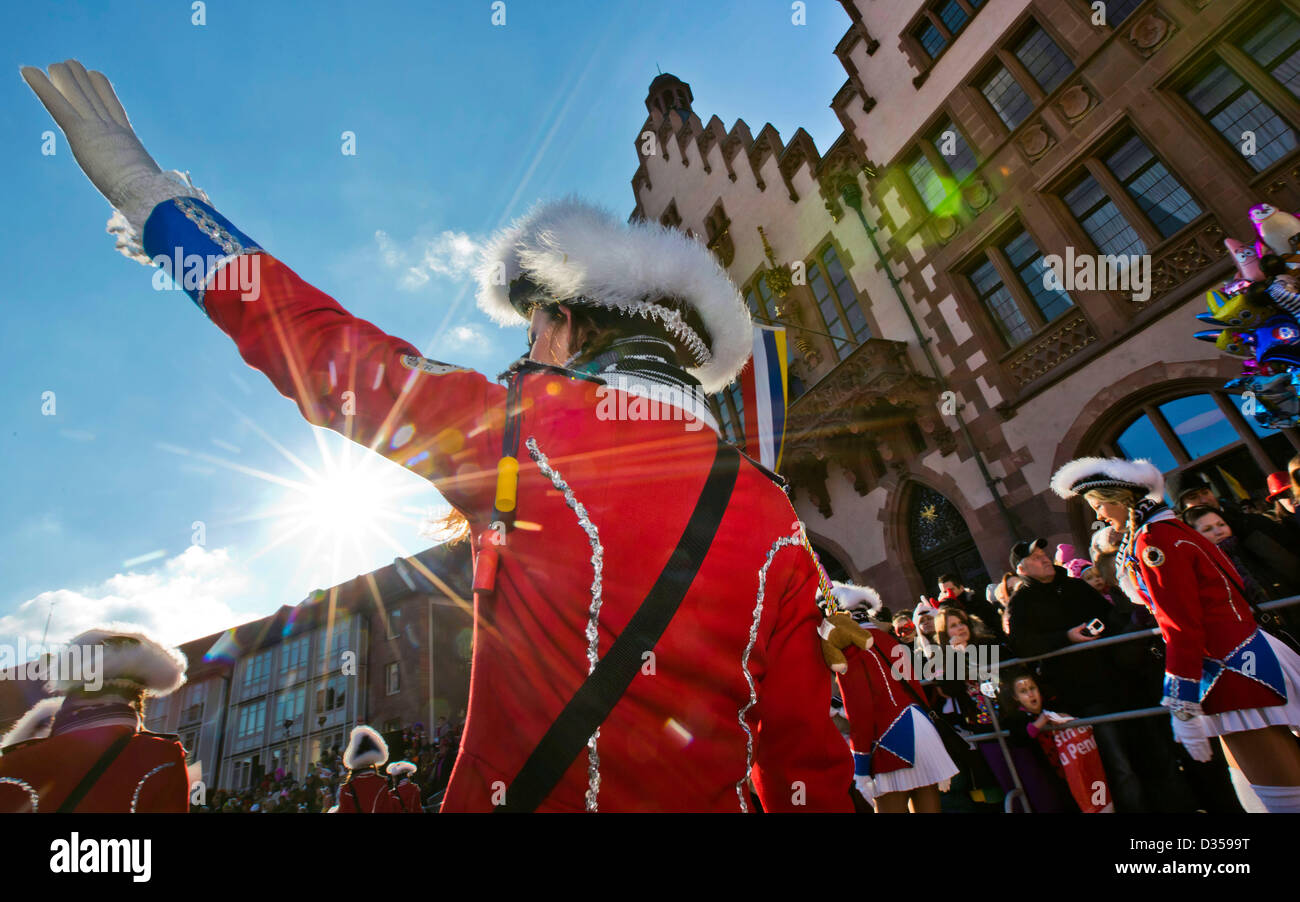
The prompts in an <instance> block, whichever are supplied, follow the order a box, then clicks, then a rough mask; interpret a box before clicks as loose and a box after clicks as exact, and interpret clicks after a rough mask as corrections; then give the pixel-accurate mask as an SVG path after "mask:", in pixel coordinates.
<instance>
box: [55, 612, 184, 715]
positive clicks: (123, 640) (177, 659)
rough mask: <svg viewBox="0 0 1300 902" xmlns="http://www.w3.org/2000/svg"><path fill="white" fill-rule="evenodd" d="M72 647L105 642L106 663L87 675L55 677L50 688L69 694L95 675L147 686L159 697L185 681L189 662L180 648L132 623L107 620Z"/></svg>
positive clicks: (148, 692)
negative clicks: (94, 672) (100, 668)
mask: <svg viewBox="0 0 1300 902" xmlns="http://www.w3.org/2000/svg"><path fill="white" fill-rule="evenodd" d="M68 645H69V648H75V647H77V646H85V647H92V648H93V647H95V646H103V649H104V667H103V671H102V672H101V673H98V674H83V676H84V677H86V678H85V679H62V680H51V681H50V682H49V683H47V684H46V687H45V688H46V691H48V692H50V693H52V694H55V695H66V694H67V693H69V692H71V691H72V690H73V689H80V688H82V687H83V686H85V685H86V684H87V683H88V682H92V680H91V679H90V678H91V677H97V678H98V680H99V681H102V683H103V685H104V686H128V687H138V688H142V689H144V694H145V695H146V696H149V697H151V698H158V697H161V696H164V695H168V694H170V693H172V692H175V691H176V690H177V689H179V688H180V687H181V686H183V685H184V684H185V668H186V667H188V666H189V662H188V661H186V660H185V655H184V654H183V653H182V652H181V651H180V649H177V648H172V647H170V646H168V645H167V644H165V643H163V642H161V641H159V640H158V639H157V638H156V637H154V636H153V635H151V634H150V633H148V632H146V631H145V630H144V629H142V628H141V627H139V626H137V625H135V624H132V623H106V624H104V625H103V626H97V627H93V628H92V629H88V630H86V631H85V632H84V633H82V634H81V635H79V636H77V637H76V638H75V639H73V640H72V641H71V642H70V643H68Z"/></svg>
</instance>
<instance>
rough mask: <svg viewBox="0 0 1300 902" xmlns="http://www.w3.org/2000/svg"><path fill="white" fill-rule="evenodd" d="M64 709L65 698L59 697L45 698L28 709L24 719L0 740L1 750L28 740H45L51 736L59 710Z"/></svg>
mask: <svg viewBox="0 0 1300 902" xmlns="http://www.w3.org/2000/svg"><path fill="white" fill-rule="evenodd" d="M61 707H63V696H61V695H58V696H55V697H54V698H43V699H41V700H40V701H39V702H37V703H36V704H34V705H32V706H31V707H30V708H28V709H27V713H25V714H24V715H23V716H22V717H20V718H18V720H17V721H16V722H15V723H14V725H13V726H12V727H10V728H9V732H7V733H5V734H4V737H3V738H0V749H3V748H4V747H5V746H10V745H17V744H18V743H20V742H26V741H27V740H28V739H44V738H45V737H46V736H48V735H49V734H50V727H52V726H53V725H54V718H55V717H56V716H57V715H58V713H59V708H61Z"/></svg>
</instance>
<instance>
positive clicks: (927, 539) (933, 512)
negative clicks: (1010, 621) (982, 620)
mask: <svg viewBox="0 0 1300 902" xmlns="http://www.w3.org/2000/svg"><path fill="white" fill-rule="evenodd" d="M907 493H908V495H907V505H906V508H905V510H906V511H907V541H908V545H909V547H910V549H911V552H912V564H913V566H914V567H915V568H916V570H917V572H918V573H919V574H920V577H921V584H922V585H923V586H924V589H925V594H926V595H927V596H930V597H933V596H934V595H935V594H936V593H937V592H938V585H939V577H940V576H942V575H943V574H944V573H950V572H951V573H958V574H960V575H961V577H962V579H963V581H964V582H965V583H966V586H967V588H969V589H970V590H971V591H972V592H975V593H976V594H982V593H983V592H984V587H985V586H987V585H988V584H989V582H990V579H989V574H988V571H987V570H985V569H984V560H983V559H982V558H981V557H980V553H979V549H978V548H976V547H975V539H974V538H972V536H971V534H970V530H969V529H968V528H967V527H966V521H965V520H964V519H962V516H961V513H959V512H958V510H957V508H956V507H955V506H954V505H953V503H952V502H951V501H949V500H948V499H947V498H945V497H944V496H943V495H942V494H940V493H939V492H936V491H935V490H934V489H932V488H930V487H929V486H928V485H923V484H922V483H919V482H913V483H910V484H909V485H908V488H907Z"/></svg>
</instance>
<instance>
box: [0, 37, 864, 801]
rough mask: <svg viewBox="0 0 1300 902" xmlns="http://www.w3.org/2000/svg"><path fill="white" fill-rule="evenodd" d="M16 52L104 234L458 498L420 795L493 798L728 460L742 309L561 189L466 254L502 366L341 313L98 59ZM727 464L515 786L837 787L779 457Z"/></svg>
mask: <svg viewBox="0 0 1300 902" xmlns="http://www.w3.org/2000/svg"><path fill="white" fill-rule="evenodd" d="M23 75H24V78H26V79H27V81H28V84H29V85H30V86H31V87H32V88H33V90H34V91H35V92H36V93H37V95H38V97H39V98H40V99H41V101H42V102H43V103H44V104H45V106H46V108H47V109H48V110H49V111H50V113H51V114H52V115H53V116H54V118H55V120H56V122H58V124H59V125H60V127H61V128H62V129H63V131H64V133H65V135H67V138H68V141H69V144H70V146H71V148H72V151H73V155H74V156H75V158H76V159H77V161H78V163H79V164H80V165H81V167H82V169H83V171H85V173H86V175H87V176H88V177H89V178H90V180H91V182H92V183H93V184H94V185H95V186H96V188H98V189H99V190H100V191H101V193H103V194H104V195H105V197H107V198H108V200H109V201H110V203H112V204H113V205H114V207H115V214H114V217H113V219H112V220H110V231H113V232H114V233H115V234H117V235H118V239H119V246H120V248H121V249H122V250H123V251H124V252H126V253H128V255H130V256H133V257H135V258H136V259H141V260H146V261H150V262H155V261H156V262H157V264H158V265H160V266H163V267H167V268H169V269H170V267H171V265H172V264H171V262H170V261H172V260H175V259H183V260H194V261H197V265H198V269H191V268H190V267H189V265H188V264H187V265H186V269H185V271H184V273H178V274H177V275H178V276H180V277H181V278H182V283H183V286H184V287H185V289H186V291H187V292H188V293H189V294H190V296H191V298H192V299H193V300H194V301H195V303H196V304H198V306H199V307H200V309H201V310H202V312H203V313H204V314H205V315H206V316H207V317H208V318H209V319H210V320H211V321H212V323H213V324H214V325H216V326H217V327H218V328H220V329H221V330H223V331H224V332H225V333H226V334H227V335H229V336H230V338H231V339H232V341H233V342H234V343H235V345H236V347H237V349H238V351H239V353H240V355H241V356H242V357H243V359H244V360H245V361H246V362H247V363H248V364H250V365H251V366H253V367H256V368H257V369H259V370H261V371H262V372H263V373H264V374H265V375H266V376H267V377H268V378H269V379H270V380H271V382H272V383H273V384H274V385H275V386H276V388H277V389H279V391H280V392H281V393H282V394H284V395H285V396H287V397H288V398H290V399H292V400H293V401H294V403H296V404H297V406H298V408H299V410H300V411H301V413H302V415H303V416H304V417H306V419H307V420H308V421H310V422H311V423H314V424H316V425H320V426H328V427H330V428H332V429H335V430H337V431H339V432H341V433H342V434H343V435H345V436H347V437H349V438H350V439H352V440H353V441H356V442H358V443H361V444H363V445H365V446H366V447H368V448H371V449H374V450H375V451H376V452H378V453H381V454H383V455H385V456H386V457H388V458H390V459H392V460H394V461H396V462H398V463H400V464H402V465H403V466H405V467H407V468H409V469H411V470H412V471H413V472H415V473H417V474H419V475H421V476H423V477H425V478H427V479H429V480H431V481H432V482H433V484H434V485H435V486H436V487H437V488H438V490H439V491H440V492H441V493H442V494H443V495H444V496H445V497H446V499H447V500H448V501H449V502H450V503H451V504H452V505H453V506H454V507H455V508H456V509H457V510H458V511H459V512H461V513H462V514H463V515H464V517H465V519H466V521H467V523H468V527H469V531H470V533H471V534H472V535H473V536H474V540H475V552H476V554H475V558H476V560H475V570H476V573H475V581H476V587H477V590H478V591H476V593H475V629H474V646H473V656H472V669H471V674H472V675H471V687H470V701H469V713H468V719H467V723H466V726H465V731H464V735H463V736H462V738H461V744H460V752H459V755H458V756H457V759H456V765H455V768H454V769H453V772H452V774H451V779H450V783H449V785H448V787H447V789H446V794H445V798H444V801H443V806H442V810H443V811H448V812H456V811H488V810H492V809H493V808H494V807H496V806H498V805H503V804H505V805H508V804H510V803H509V801H508V800H507V799H506V798H505V791H506V788H507V787H509V786H510V785H511V784H512V782H513V781H514V780H515V778H516V776H517V775H519V774H520V773H521V771H522V770H523V769H524V768H523V766H524V764H525V762H526V761H527V760H528V759H529V758H530V755H531V754H532V751H533V750H534V748H536V747H537V746H538V744H539V742H540V741H541V739H542V738H543V736H544V735H545V734H546V733H547V731H548V729H549V728H550V726H551V724H552V723H553V722H555V721H556V719H557V717H558V716H559V715H560V713H561V711H562V710H563V709H564V708H565V706H566V704H567V703H568V702H569V701H570V699H571V698H573V697H574V696H575V694H576V693H577V691H578V690H579V688H580V687H581V686H582V685H583V684H584V682H585V681H586V680H587V677H588V675H589V674H591V673H592V672H593V670H594V669H595V668H596V666H597V664H598V662H599V661H600V660H601V658H602V656H603V655H604V654H606V653H607V652H608V650H609V649H610V647H611V646H612V644H613V643H614V642H615V640H616V639H617V638H618V637H619V636H620V634H621V633H622V632H623V631H624V628H625V627H626V626H627V624H628V623H629V621H630V620H631V618H632V616H633V614H634V612H636V611H637V610H638V609H639V608H640V607H641V604H642V602H643V601H644V600H645V599H646V598H647V596H648V595H649V594H650V590H651V588H652V587H653V586H655V585H656V583H657V581H658V580H659V577H660V575H661V574H665V573H666V574H667V576H668V578H669V579H671V578H673V576H674V573H675V568H677V567H678V564H677V561H678V557H677V556H676V555H675V553H674V552H675V549H676V546H677V545H678V543H679V540H680V539H681V537H682V536H683V532H684V530H685V528H686V525H687V523H688V522H689V521H690V520H691V515H692V512H693V510H694V509H695V505H696V501H697V499H699V498H700V497H701V495H702V493H703V489H704V487H705V485H706V483H707V482H708V481H709V480H708V477H709V476H710V474H711V473H713V472H714V471H715V470H720V471H725V470H726V469H727V467H729V466H730V463H729V461H731V460H733V459H734V458H733V457H732V456H731V453H730V452H728V450H727V448H726V447H725V446H723V444H722V443H721V440H720V438H719V433H718V426H717V423H716V422H715V420H714V416H713V414H712V412H711V408H710V405H709V403H708V398H709V395H710V394H712V393H715V392H717V391H719V390H721V389H722V388H724V387H725V386H726V385H727V384H728V383H730V382H731V381H732V380H733V379H734V378H735V376H736V375H737V373H738V372H739V371H740V369H741V367H742V366H743V365H744V363H745V362H746V360H747V359H748V356H749V350H750V347H751V343H752V325H751V321H750V318H749V313H748V309H747V307H746V306H745V303H744V301H743V299H742V298H741V297H740V294H739V292H738V291H737V290H736V288H735V286H734V285H733V284H732V282H731V280H730V279H729V278H728V276H727V274H726V272H725V271H724V270H723V269H722V268H721V267H720V266H719V265H718V263H717V261H716V260H715V258H714V257H713V256H712V255H711V254H710V253H709V251H708V250H707V249H705V247H704V246H703V245H702V244H700V243H699V242H696V241H694V240H692V239H690V238H688V237H687V236H686V235H684V234H683V233H681V232H679V231H676V230H673V229H668V228H665V227H662V226H659V225H656V224H650V223H643V222H637V223H633V224H630V225H629V224H627V223H624V222H621V221H620V220H619V219H618V218H617V217H615V216H613V215H612V214H610V213H608V212H607V211H604V210H601V209H598V208H595V207H593V206H591V205H589V204H586V203H583V202H581V201H579V200H576V199H566V200H562V201H558V202H553V203H546V204H541V205H539V206H537V207H535V208H534V209H533V210H532V211H531V212H530V213H529V214H528V215H527V216H525V217H523V218H522V219H521V220H519V221H517V222H515V223H514V224H513V225H512V226H511V227H510V228H508V229H506V230H504V231H503V232H502V233H500V234H499V235H497V236H496V238H495V239H494V240H493V241H492V242H491V244H490V247H489V249H488V253H487V254H486V255H485V259H484V264H483V266H482V269H481V270H480V274H479V278H480V292H479V304H480V306H481V307H483V308H484V309H485V310H486V311H487V312H488V313H490V314H491V315H492V316H494V317H496V318H497V319H498V320H499V321H501V322H503V323H517V324H521V325H523V324H528V325H529V326H530V330H529V336H530V339H531V349H530V353H529V358H528V359H527V360H521V361H520V362H519V363H518V364H517V365H515V366H514V367H513V368H512V369H511V371H510V372H509V374H508V375H507V377H506V379H507V382H508V388H507V387H504V386H501V385H497V384H495V383H494V382H492V381H490V380H488V379H486V378H484V376H482V375H480V374H478V373H476V372H472V371H470V370H467V369H463V368H461V367H457V366H452V365H448V364H445V363H441V362H438V361H434V360H430V359H427V358H425V357H424V356H422V355H421V353H420V350H419V349H418V348H417V347H416V346H415V345H413V344H411V343H410V342H407V341H403V340H402V339H400V338H396V337H393V336H390V335H387V334H385V333H384V332H382V331H381V330H379V329H378V328H376V327H375V326H373V325H371V324H370V323H368V322H366V321H365V320H362V319H360V318H358V317H355V316H353V315H352V314H350V313H348V311H346V310H344V309H343V307H341V306H340V305H339V304H338V303H337V302H336V301H334V300H333V299H332V298H330V297H329V296H327V295H326V294H324V293H323V292H321V291H319V290H317V289H316V288H313V287H312V286H311V285H309V284H308V283H307V282H306V281H304V280H303V279H302V278H301V277H300V276H299V275H298V274H297V273H295V272H294V271H293V270H292V269H290V268H289V267H288V266H287V265H285V264H284V263H282V262H281V261H280V260H278V259H276V258H275V257H273V256H271V255H270V254H268V253H266V252H265V251H264V250H263V249H262V248H261V247H260V246H259V245H257V244H256V243H255V242H254V241H253V240H252V239H251V238H249V237H248V236H247V235H244V234H243V233H242V232H240V231H239V230H238V229H237V228H236V227H235V226H234V225H233V224H232V223H230V221H229V220H227V219H226V218H225V217H224V216H222V215H221V214H220V213H219V212H217V210H216V209H215V208H214V207H213V206H212V205H211V204H210V203H208V202H207V200H206V196H204V195H202V192H200V191H199V190H198V189H196V188H194V187H193V185H192V184H190V183H187V182H185V181H183V180H180V179H179V177H172V176H168V175H165V174H163V173H162V172H161V170H160V169H159V168H158V165H157V163H155V162H154V161H153V159H152V158H151V157H150V156H149V155H148V153H147V152H146V151H145V150H144V147H143V146H142V145H141V144H140V142H139V140H138V138H136V136H135V133H134V131H132V129H131V127H130V124H129V122H128V121H127V118H126V113H125V111H124V110H123V109H122V107H121V104H120V103H119V102H118V100H117V97H116V94H115V93H114V92H113V89H112V87H111V86H110V85H109V83H108V81H107V79H105V78H104V76H103V75H102V74H100V73H95V72H89V73H88V72H86V70H85V69H84V67H82V66H81V65H80V64H79V63H77V62H76V61H68V62H67V63H63V64H56V65H54V66H52V67H51V68H50V76H49V78H47V77H46V75H45V73H43V72H41V71H40V70H39V69H35V68H31V67H28V68H25V69H23ZM50 79H53V81H52V82H51V80H50ZM191 255H193V256H191ZM245 275H247V276H250V278H249V279H247V280H246V281H244V282H241V280H240V278H239V277H240V276H245ZM253 276H255V278H253ZM155 296H156V295H155ZM508 394H509V395H510V396H511V398H512V399H513V403H512V405H511V416H510V417H509V418H507V415H506V414H507V410H506V407H507V396H508ZM715 458H716V459H718V460H719V461H725V462H728V463H727V467H715V464H714V461H715ZM737 465H738V467H739V470H738V472H736V473H735V476H734V484H733V486H732V488H731V490H730V494H729V496H728V500H727V502H726V503H725V506H724V507H722V511H721V520H720V522H719V523H718V524H717V528H716V529H715V530H713V536H712V541H711V543H709V544H707V545H706V546H705V547H706V548H707V552H704V553H702V555H701V561H700V563H699V566H698V568H697V569H696V571H695V574H694V577H693V579H691V580H690V582H689V585H688V587H686V588H685V593H684V597H683V598H682V600H681V602H680V605H679V607H678V608H677V609H676V615H675V616H674V617H673V618H672V619H671V621H670V622H669V624H668V626H667V627H666V629H665V630H664V631H663V632H662V634H661V635H660V637H659V638H658V640H657V642H655V643H654V646H653V648H652V649H650V650H648V651H646V652H645V653H644V655H643V656H642V666H641V670H640V671H639V672H635V673H634V674H633V676H632V679H631V682H630V684H629V685H628V687H627V688H626V690H625V691H623V693H622V695H621V696H620V697H619V698H618V700H617V702H616V704H615V705H614V706H613V707H612V709H611V710H610V711H609V713H608V715H607V716H604V719H603V721H601V722H600V725H599V726H598V727H597V728H596V729H594V730H593V731H592V732H591V734H590V736H589V737H588V738H587V739H586V746H585V748H583V749H582V750H581V751H580V752H579V753H578V754H576V755H575V756H574V757H573V759H572V760H571V761H568V762H567V763H561V764H560V767H562V768H564V769H563V771H562V773H561V775H560V777H559V778H558V781H557V783H556V784H555V785H554V786H553V788H552V789H551V790H549V791H548V792H547V793H546V795H545V797H544V799H543V800H542V801H541V802H540V803H539V804H537V805H536V806H535V807H536V810H546V811H668V810H672V811H719V812H721V811H735V810H742V811H743V810H748V807H749V806H748V804H747V794H746V792H745V785H746V780H747V778H749V777H750V776H751V775H752V777H753V782H754V785H755V787H756V788H757V792H758V796H759V798H760V800H761V802H762V805H763V808H764V809H765V810H766V811H851V810H852V803H851V801H850V795H849V790H850V786H851V783H852V762H851V760H850V758H849V756H848V752H847V749H846V748H845V746H844V743H843V741H842V740H841V739H840V737H839V734H838V733H837V732H836V731H835V728H834V725H833V724H832V723H831V721H830V718H829V717H827V716H826V705H825V680H826V662H825V660H824V658H823V652H822V648H821V644H820V640H819V638H818V635H819V634H818V627H819V624H820V623H821V622H822V621H823V619H824V618H823V613H822V612H821V611H820V610H819V609H818V607H817V605H816V600H815V598H816V588H817V586H818V583H819V581H820V578H821V573H820V572H819V570H820V568H819V565H818V564H817V563H816V562H815V560H814V558H813V556H812V552H811V547H810V546H809V544H808V541H807V538H806V536H805V534H804V531H803V526H802V524H801V523H799V522H798V518H797V516H796V514H795V512H794V509H793V507H792V506H791V503H790V500H789V498H788V497H787V496H786V494H785V492H784V491H783V490H782V488H783V484H782V480H781V479H780V478H779V477H776V476H775V475H774V474H772V473H769V472H767V471H765V470H764V469H763V468H762V467H761V466H759V465H758V464H756V463H754V462H753V461H750V460H748V459H743V460H739V461H738V462H737ZM728 478H730V477H728ZM516 518H517V519H518V520H519V521H528V524H529V527H530V528H529V529H512V528H510V524H511V522H512V521H513V520H514V519H516ZM832 613H833V612H832ZM631 635H638V634H636V633H631Z"/></svg>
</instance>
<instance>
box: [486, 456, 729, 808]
mask: <svg viewBox="0 0 1300 902" xmlns="http://www.w3.org/2000/svg"><path fill="white" fill-rule="evenodd" d="M739 472H740V455H739V453H738V452H737V451H736V449H735V448H733V447H732V446H731V445H729V444H727V443H725V442H722V441H719V442H718V450H717V455H716V456H715V457H714V458H713V466H712V467H711V468H710V470H709V478H708V479H707V480H706V481H705V483H704V489H703V490H702V491H701V492H700V497H699V500H697V501H696V502H695V510H694V511H693V512H692V513H691V518H690V520H688V521H687V523H686V528H685V529H684V530H683V531H682V537H681V540H680V541H678V543H677V547H676V548H675V549H674V550H673V553H672V555H671V556H670V557H669V558H668V565H667V566H666V567H664V570H663V572H662V573H660V574H659V578H658V579H657V580H655V584H654V586H653V588H651V589H650V593H649V594H648V595H647V596H646V598H645V601H643V602H642V603H641V606H640V607H639V608H638V609H637V612H636V613H635V614H633V615H632V619H631V620H630V621H628V624H627V626H626V627H625V628H624V629H623V631H622V632H621V633H620V634H619V636H618V638H617V639H615V640H614V644H613V645H612V646H610V649H609V651H608V652H607V653H606V654H605V656H604V657H603V658H601V659H600V661H599V662H598V663H597V664H596V667H595V669H594V670H593V671H592V672H591V674H590V675H589V676H588V677H587V680H586V682H584V683H583V684H582V686H581V687H580V688H579V689H578V691H577V693H575V694H574V696H573V698H571V699H570V700H569V703H568V704H567V705H565V706H564V710H563V711H561V712H560V716H559V717H558V718H556V720H555V722H554V723H552V724H551V726H550V728H549V729H548V730H547V731H546V734H545V735H544V736H543V737H542V739H541V741H540V742H539V743H538V744H537V747H536V748H535V749H533V753H532V754H531V755H529V756H528V760H527V761H525V762H524V766H523V767H522V768H521V769H520V771H519V773H518V774H517V775H516V776H515V779H514V780H513V781H512V782H511V784H510V787H509V788H508V789H507V790H506V801H505V804H503V805H499V806H497V808H496V809H495V810H496V811H514V812H519V811H533V810H535V809H536V808H537V806H538V805H540V804H541V803H542V801H543V800H545V798H546V797H547V796H548V795H550V793H551V791H552V790H553V789H554V788H555V786H556V784H558V783H559V782H560V779H561V778H562V777H563V776H564V772H565V771H566V770H568V768H569V765H570V764H572V763H573V759H574V758H576V757H577V756H578V754H579V753H580V752H581V751H582V749H583V747H584V746H586V744H587V741H588V740H589V739H590V738H591V735H592V734H593V733H595V732H596V730H597V728H599V727H600V725H601V724H602V723H603V722H604V721H605V718H606V717H608V716H609V713H610V711H612V710H614V706H615V705H616V704H618V700H619V699H620V698H622V696H623V693H624V692H626V691H627V687H628V686H630V685H631V684H632V680H633V679H634V678H635V677H636V675H637V672H638V671H639V670H640V669H641V666H642V664H644V659H643V657H642V655H644V653H645V652H647V651H650V650H651V649H653V648H654V646H655V643H657V642H658V641H659V638H660V637H661V636H662V635H663V634H664V630H666V629H667V628H668V623H669V621H671V620H672V619H673V615H674V614H676V613H677V609H678V607H680V606H681V603H682V599H684V598H685V597H686V592H687V590H688V589H690V587H691V583H692V582H694V581H695V575H696V573H698V572H699V569H700V565H701V564H702V563H703V562H704V557H705V555H706V554H707V553H708V551H709V547H710V546H711V545H712V544H713V537H714V536H715V535H716V534H717V531H718V525H719V524H720V523H721V522H722V515H723V514H724V513H725V512H726V509H727V503H728V501H730V499H731V492H732V489H733V488H735V485H736V477H737V475H738V474H739Z"/></svg>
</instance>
